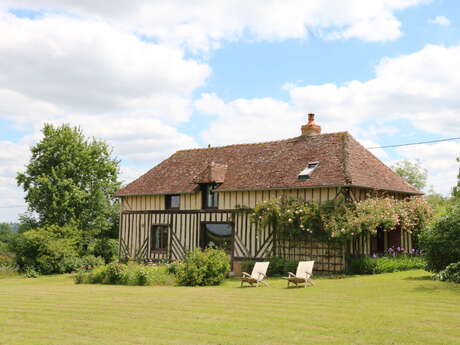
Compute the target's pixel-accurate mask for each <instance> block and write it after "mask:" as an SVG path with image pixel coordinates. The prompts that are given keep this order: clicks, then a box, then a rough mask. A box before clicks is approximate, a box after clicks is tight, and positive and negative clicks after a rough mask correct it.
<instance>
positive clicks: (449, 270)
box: [433, 261, 460, 284]
mask: <svg viewBox="0 0 460 345" xmlns="http://www.w3.org/2000/svg"><path fill="white" fill-rule="evenodd" d="M433 278H434V279H435V280H441V281H448V282H452V283H457V284H460V261H459V262H454V263H451V264H450V265H448V266H447V267H446V268H445V269H443V270H442V271H441V272H439V273H437V274H435V275H434V276H433Z"/></svg>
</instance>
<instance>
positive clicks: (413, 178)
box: [391, 160, 427, 190]
mask: <svg viewBox="0 0 460 345" xmlns="http://www.w3.org/2000/svg"><path fill="white" fill-rule="evenodd" d="M391 168H392V169H393V170H394V172H395V173H397V174H398V175H399V176H401V177H402V178H403V179H404V180H406V182H407V183H409V184H410V185H411V186H413V187H415V188H417V189H418V190H422V189H423V188H425V186H426V179H427V171H426V169H424V168H422V166H421V165H420V162H419V161H415V162H411V161H409V160H402V161H399V162H397V163H396V164H394V165H392V167H391Z"/></svg>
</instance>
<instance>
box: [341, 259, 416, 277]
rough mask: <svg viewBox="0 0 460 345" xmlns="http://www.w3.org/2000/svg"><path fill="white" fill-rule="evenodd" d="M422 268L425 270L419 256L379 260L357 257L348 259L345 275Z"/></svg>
mask: <svg viewBox="0 0 460 345" xmlns="http://www.w3.org/2000/svg"><path fill="white" fill-rule="evenodd" d="M423 268H425V260H424V258H423V257H421V256H415V255H397V256H383V257H380V258H372V257H369V256H358V257H350V258H348V260H347V267H346V274H379V273H389V272H398V271H407V270H413V269H423Z"/></svg>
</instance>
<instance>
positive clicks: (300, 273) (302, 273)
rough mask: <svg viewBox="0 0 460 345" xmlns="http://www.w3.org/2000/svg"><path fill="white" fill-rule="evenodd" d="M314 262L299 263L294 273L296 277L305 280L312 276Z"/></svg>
mask: <svg viewBox="0 0 460 345" xmlns="http://www.w3.org/2000/svg"><path fill="white" fill-rule="evenodd" d="M314 263H315V262H314V261H299V264H298V265H297V272H296V273H295V276H296V277H299V278H307V277H309V276H311V275H313V264H314Z"/></svg>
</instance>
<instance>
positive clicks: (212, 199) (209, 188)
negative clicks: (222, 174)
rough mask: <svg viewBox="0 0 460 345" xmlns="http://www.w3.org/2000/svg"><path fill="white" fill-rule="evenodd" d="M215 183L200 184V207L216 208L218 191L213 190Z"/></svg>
mask: <svg viewBox="0 0 460 345" xmlns="http://www.w3.org/2000/svg"><path fill="white" fill-rule="evenodd" d="M216 187H217V185H216V184H212V183H208V184H202V185H201V195H202V199H201V200H202V208H217V207H218V206H219V193H216V192H214V189H215V188H216Z"/></svg>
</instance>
